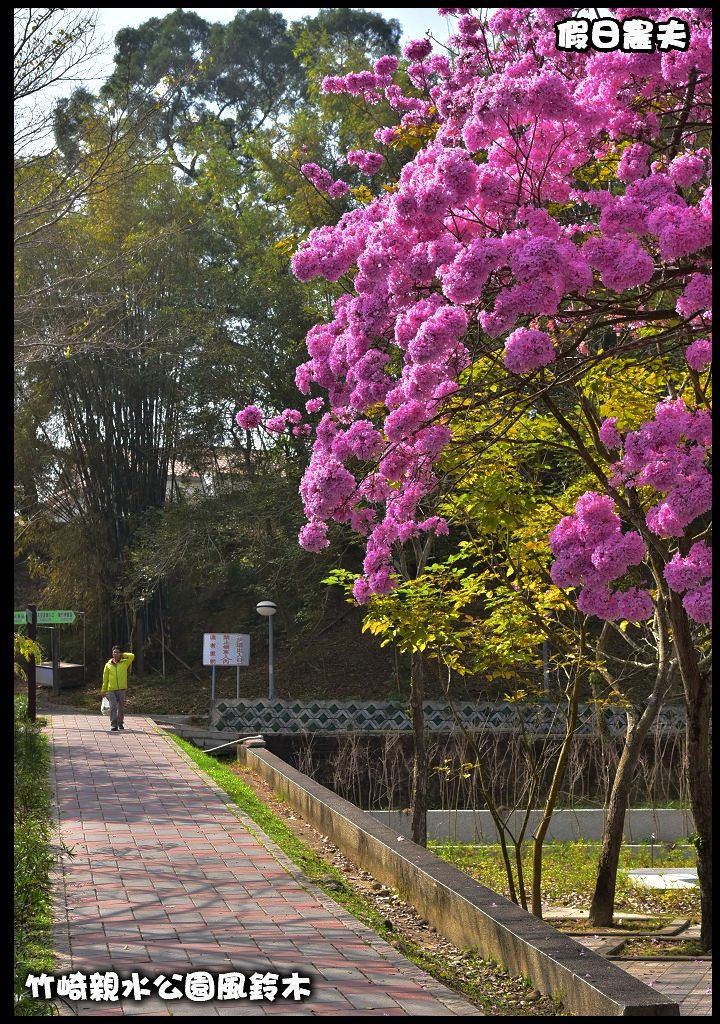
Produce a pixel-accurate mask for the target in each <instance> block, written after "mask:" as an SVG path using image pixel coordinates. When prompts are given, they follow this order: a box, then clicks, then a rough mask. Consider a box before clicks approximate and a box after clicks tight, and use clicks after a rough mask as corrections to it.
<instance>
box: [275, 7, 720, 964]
mask: <svg viewBox="0 0 720 1024" xmlns="http://www.w3.org/2000/svg"><path fill="white" fill-rule="evenodd" d="M610 10H611V12H612V13H613V15H614V16H615V17H617V18H618V19H620V20H622V19H636V20H637V19H640V20H643V19H647V18H649V17H652V18H653V19H655V20H656V21H660V20H663V21H664V20H669V19H671V18H680V19H683V20H685V21H687V22H688V24H689V30H690V42H689V46H688V48H687V50H685V51H682V50H677V49H665V50H663V49H656V50H652V51H650V52H642V51H638V52H628V53H624V52H621V51H614V52H595V51H592V50H588V51H586V52H562V51H559V50H558V49H557V47H556V23H557V22H558V21H559V20H561V19H563V18H566V17H571V16H572V10H570V9H561V8H539V9H529V8H513V9H502V10H500V11H499V12H498V13H497V14H495V15H494V16H493V17H492V18H491V19H490V21H489V22H488V23H486V22H485V21H484V20H482V19H481V18H480V17H476V16H475V14H474V13H473V12H472V10H471V9H466V8H448V9H444V12H445V13H448V14H453V15H456V16H457V32H456V34H455V36H454V37H453V38H452V40H451V46H450V50H449V53H447V52H445V53H442V54H440V53H435V52H433V48H432V45H431V43H430V42H429V41H428V40H418V41H416V42H413V43H411V44H409V45H408V47H406V50H405V58H406V62H407V63H406V64H405V65H404V72H405V74H406V76H407V79H406V80H409V81H410V82H411V83H412V88H406V89H402V88H400V87H399V86H398V85H397V84H396V81H395V78H396V65H397V62H396V60H395V59H394V58H392V59H388V60H385V59H383V60H382V61H377V62H376V64H375V65H374V66H373V68H372V69H371V70H367V71H359V72H357V73H354V74H351V75H347V76H345V77H342V78H330V79H327V80H326V81H325V83H324V88H325V89H326V91H328V92H331V93H338V94H341V93H347V94H349V95H350V96H352V97H354V98H355V100H356V101H357V102H358V103H361V104H363V105H365V106H367V107H368V108H372V107H373V106H374V105H376V104H379V103H381V102H387V103H389V104H390V105H391V107H392V108H393V109H394V110H395V111H396V113H397V117H398V124H397V126H396V128H394V129H393V128H387V127H383V128H380V129H378V132H377V136H376V137H377V142H378V152H379V153H382V152H384V151H385V150H387V151H388V152H391V151H392V147H393V143H394V140H395V139H396V138H399V137H401V136H402V133H403V132H407V131H409V130H414V131H416V132H420V131H421V130H423V131H424V132H425V136H424V137H425V138H426V140H427V141H426V142H425V144H424V145H423V146H422V147H421V148H420V149H419V151H418V152H417V155H416V156H415V158H414V159H413V160H411V161H410V162H409V163H407V164H406V165H405V166H404V167H403V169H402V171H401V173H400V175H399V179H398V181H397V185H396V187H395V188H394V190H392V191H387V190H386V191H384V192H381V193H379V194H377V195H376V196H375V197H374V198H373V199H372V201H371V202H369V203H368V204H367V205H358V206H357V207H355V208H352V209H350V210H349V211H348V212H346V213H344V214H343V215H342V216H341V217H340V219H339V221H338V222H337V223H336V224H333V225H326V226H323V227H320V228H318V229H316V230H314V231H313V232H312V233H311V234H310V236H309V237H308V239H307V240H306V241H305V242H304V243H303V244H302V245H301V246H300V248H299V249H298V251H297V252H296V254H295V256H294V257H293V261H292V269H293V272H294V273H295V275H296V277H298V278H299V279H300V280H301V281H310V280H312V279H314V278H321V279H325V280H327V281H330V282H337V283H338V285H340V286H341V287H342V288H343V294H342V295H341V296H340V297H339V298H338V299H337V300H336V301H335V302H334V305H333V313H332V317H331V318H330V319H329V320H328V321H327V322H323V323H320V324H318V325H316V326H315V327H313V328H312V330H311V331H310V333H309V334H308V337H307V349H308V356H309V358H308V360H307V361H306V362H304V363H303V364H301V365H300V366H299V367H298V370H297V375H296V381H297V385H298V388H299V390H300V392H301V393H303V395H305V396H306V397H307V396H310V395H317V396H318V397H317V398H310V402H313V403H317V401H318V400H319V396H322V398H323V401H324V402H325V404H324V405H323V406H322V408H321V409H320V408H318V407H317V405H315V404H314V405H313V408H312V411H311V410H310V408H309V406H308V413H309V415H310V419H304V418H302V417H301V420H302V422H300V421H298V422H292V420H291V418H290V417H289V416H288V417H286V420H285V426H286V427H287V428H289V429H292V430H299V429H302V427H303V426H304V425H306V424H308V425H311V429H312V435H313V442H314V443H313V452H312V457H311V459H310V463H309V466H308V469H307V471H306V473H305V476H304V479H303V482H302V485H301V496H302V500H303V504H304V508H305V513H306V516H307V525H306V526H305V527H304V528H303V530H302V531H301V534H300V542H301V544H303V545H304V546H305V547H307V548H308V549H309V550H312V551H320V550H322V549H323V547H325V546H326V545H327V543H328V530H329V529H330V528H332V524H333V523H335V524H342V525H346V526H349V527H350V529H352V530H353V531H354V532H356V533H357V534H359V535H361V536H362V537H364V538H365V560H364V573H363V575H362V576H360V577H359V578H358V580H357V582H356V584H355V597H356V599H357V600H358V601H359V602H361V603H363V602H367V601H369V600H370V599H372V597H373V595H384V594H388V593H389V592H390V591H391V590H392V589H393V587H394V586H395V585H396V583H397V581H398V579H399V578H400V575H399V572H398V567H399V564H400V552H401V551H402V550H404V549H405V548H406V547H407V546H408V545H409V544H410V545H412V544H413V543H415V544H420V545H421V547H422V545H423V543H424V540H425V539H426V538H428V537H431V536H433V535H434V536H437V535H438V534H442V533H445V532H446V531H447V530H448V523H447V522H446V520H444V519H443V518H441V517H439V516H437V515H435V514H434V502H435V500H436V496H437V494H438V490H439V487H440V484H441V480H440V477H439V475H438V471H437V470H438V466H439V464H440V460H441V459H442V458H443V455H444V453H445V452H446V451H447V450H448V448H449V447H450V446H452V445H453V443H454V424H455V423H456V422H457V421H458V417H460V416H461V415H462V412H463V410H464V409H467V407H468V405H470V406H475V407H485V408H488V409H490V411H491V412H492V413H494V414H495V425H494V436H495V437H496V438H501V437H502V436H503V432H504V431H505V430H506V429H507V424H508V422H510V421H511V420H512V418H513V417H517V416H519V415H522V414H524V413H526V412H527V410H529V409H532V408H538V407H539V408H542V409H543V410H544V411H545V412H547V413H548V414H550V415H551V416H552V417H554V419H555V420H556V422H557V423H558V424H559V425H560V427H562V429H563V431H564V432H565V435H566V438H567V443H568V444H569V445H571V446H572V447H573V448H574V449H575V451H576V453H577V455H578V457H579V458H580V459H581V460H582V462H583V463H584V465H585V467H586V469H587V470H588V472H589V473H590V474H591V477H592V479H593V480H594V481H595V483H594V486H593V487H592V488H591V489H590V490H588V492H587V493H586V494H584V495H583V496H582V497H581V498H580V500H579V501H578V502H577V505H576V507H575V510H574V512H573V513H572V514H571V515H569V516H566V517H565V518H564V519H562V520H561V521H560V522H558V523H557V525H556V526H555V528H554V530H553V531H552V533H551V536H550V546H551V549H552V553H553V556H554V565H553V568H552V575H553V580H554V581H555V583H556V584H557V585H558V586H560V587H563V588H565V589H567V590H569V591H570V592H572V593H574V594H575V597H576V601H577V608H578V610H579V611H581V612H583V613H584V614H585V615H586V616H587V617H588V619H589V620H590V621H592V620H593V619H597V620H604V621H607V622H637V623H642V622H647V621H650V620H654V621H657V620H662V630H663V631H664V635H666V636H667V639H668V644H669V653H668V658H669V659H670V661H672V662H673V663H674V665H675V666H676V668H677V671H678V673H679V675H680V677H681V679H682V684H683V687H684V693H685V699H686V707H687V722H688V725H687V742H688V782H689V790H690V795H691V802H692V809H693V814H694V818H695V824H696V829H697V834H698V837H699V839H698V844H697V845H698V869H699V878H700V883H701V894H702V908H703V942H704V943H705V944H708V942H709V936H710V931H709V929H710V892H711V890H710V864H711V856H712V854H711V845H710V843H711V836H710V806H711V799H710V790H709V771H708V728H709V726H708V722H709V695H710V689H709V677H708V673H707V667H706V665H705V664H704V661H703V643H704V637H705V635H706V630H707V626H708V625H709V622H710V594H711V590H710V588H711V583H710V564H709V547H708V529H709V511H710V476H709V472H708V467H707V455H708V448H709V444H710V419H709V408H708V406H709V366H710V361H711V337H710V322H711V321H710V316H711V314H710V307H711V298H710V283H711V278H710V248H709V246H710V232H711V226H710V215H711V209H710V207H711V189H710V183H709V174H710V154H709V150H708V148H707V147H708V141H709V140H708V124H709V113H710V109H711V92H710V87H711V63H710V61H711V28H710V13H709V9H706V8H690V9H670V8H668V9H665V8H662V9H659V8H652V9H649V8H611V9H610ZM353 160H354V162H355V164H356V166H357V167H358V168H362V167H363V166H364V167H365V168H367V169H368V173H371V171H370V168H371V167H372V166H373V164H374V162H375V161H374V158H373V156H372V154H368V153H363V154H362V155H361V156H358V155H357V154H355V155H354V156H353ZM308 173H309V174H312V175H314V176H316V178H317V181H318V182H319V183H320V184H322V185H323V186H324V187H325V188H327V189H328V191H329V189H330V188H331V187H332V186H331V184H329V183H328V182H327V181H326V180H325V178H324V177H321V176H320V177H317V173H318V172H316V171H315V169H311V170H310V171H309V172H308ZM650 359H652V360H654V361H656V362H659V363H660V365H661V367H662V368H663V369H662V370H661V372H659V373H656V374H655V375H654V377H653V381H652V385H651V388H652V389H653V390H654V400H655V410H654V412H653V413H652V414H651V415H649V416H647V417H646V418H645V419H644V420H642V421H638V422H630V421H628V418H627V416H626V410H624V409H621V408H618V409H614V410H613V409H609V410H607V411H605V410H604V409H603V405H604V404H605V402H604V397H605V396H599V395H598V394H597V393H593V391H592V390H591V388H590V387H589V386H588V382H589V381H590V380H592V379H593V375H594V374H597V371H598V367H605V366H607V367H608V369H609V370H612V368H613V367H614V368H616V369H617V370H620V371H622V368H623V367H625V366H627V365H642V364H643V363H644V362H646V361H648V360H650ZM499 373H500V374H502V375H504V377H501V380H502V383H500V384H498V383H497V377H498V374H499ZM491 384H492V386H491ZM320 412H322V415H321V416H320V415H319V414H320ZM266 425H267V427H269V428H270V429H274V428H275V426H276V425H274V426H273V427H271V425H270V424H269V423H268V424H266ZM492 439H493V430H489V431H488V433H487V436H486V437H485V438H484V443H492ZM638 566H641V567H644V568H643V573H644V577H643V578H644V581H645V582H644V583H642V584H637V583H636V584H635V585H631V586H628V584H627V574H628V571H635V568H636V567H638Z"/></svg>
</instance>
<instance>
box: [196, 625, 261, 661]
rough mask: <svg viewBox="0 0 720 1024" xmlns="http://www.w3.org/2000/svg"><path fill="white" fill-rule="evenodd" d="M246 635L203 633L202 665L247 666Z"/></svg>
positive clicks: (248, 649) (248, 658) (247, 647)
mask: <svg viewBox="0 0 720 1024" xmlns="http://www.w3.org/2000/svg"><path fill="white" fill-rule="evenodd" d="M249 664H250V635H249V634H248V633H203V665H245V666H247V665H249Z"/></svg>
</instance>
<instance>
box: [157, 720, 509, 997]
mask: <svg viewBox="0 0 720 1024" xmlns="http://www.w3.org/2000/svg"><path fill="white" fill-rule="evenodd" d="M167 735H168V736H169V737H170V739H172V741H173V742H174V743H176V744H177V745H178V746H179V747H180V748H181V749H182V750H184V751H185V753H186V754H187V755H188V756H189V757H190V759H191V760H192V761H194V763H195V764H196V765H197V766H198V767H199V768H201V769H202V771H204V772H205V774H206V775H208V776H209V777H210V778H211V779H212V780H213V782H215V783H216V785H218V786H219V787H220V788H221V789H222V790H224V791H225V792H226V793H227V794H228V796H229V797H231V798H232V799H233V801H234V802H235V804H236V805H237V806H238V807H239V808H240V810H241V811H243V812H244V813H245V814H247V816H248V817H249V818H251V819H252V820H253V821H254V822H255V823H256V824H257V825H259V826H260V828H261V829H262V830H263V832H264V833H265V835H266V836H268V838H269V839H272V841H273V842H274V843H276V844H277V845H278V846H279V847H280V849H281V850H282V851H283V853H284V854H285V855H286V856H287V857H289V858H290V860H291V861H292V862H293V863H294V864H296V865H297V866H298V867H299V868H300V869H301V870H302V871H303V873H304V874H305V875H306V876H307V877H308V878H309V879H310V880H311V881H312V882H313V883H314V884H315V885H317V886H318V888H320V889H322V890H323V892H324V893H326V895H327V896H329V897H330V899H332V900H334V901H335V902H336V903H339V904H340V905H341V906H342V907H344V908H345V909H346V910H347V911H348V912H349V913H350V914H352V916H353V917H355V918H357V920H358V921H361V922H362V923H363V924H365V925H367V926H368V928H371V929H372V930H373V931H374V932H375V933H376V934H377V935H379V936H380V937H381V938H383V939H384V940H385V941H386V942H387V943H389V944H390V945H391V946H393V947H394V948H395V949H397V950H398V952H400V953H402V954H403V956H405V957H407V959H408V960H411V961H412V963H414V964H416V965H417V966H418V967H420V968H422V969H423V970H424V971H427V973H428V974H431V975H432V976H433V977H434V978H437V980H438V981H441V982H442V983H443V984H444V985H447V987H448V988H450V989H453V990H454V991H455V992H459V993H460V994H461V995H463V996H465V998H467V999H469V1000H470V1001H471V1002H473V1003H475V1004H476V1005H477V1006H480V1007H481V1008H482V1009H483V1010H485V1011H487V1012H489V1013H492V1014H502V1015H503V1016H514V1015H518V1012H519V1008H518V1007H517V1006H516V1005H514V1004H512V1003H509V1002H507V1001H506V999H505V998H504V995H503V993H502V991H501V989H502V986H503V984H505V985H507V984H508V982H509V981H510V976H509V975H508V974H507V972H506V971H504V970H503V969H502V968H500V967H498V965H497V964H496V963H495V962H494V961H492V960H484V959H483V958H482V957H481V956H480V955H479V954H478V953H476V952H474V951H472V950H471V951H469V952H466V953H463V954H462V955H461V957H460V958H459V959H460V963H458V964H455V965H448V963H447V959H446V958H445V957H442V956H441V955H440V954H433V953H432V952H429V951H428V950H426V949H424V948H423V947H422V946H420V945H419V944H418V943H416V942H414V941H412V940H410V939H406V938H403V937H402V936H400V935H398V934H397V932H396V931H395V930H394V928H392V927H391V928H389V927H388V926H387V924H386V923H385V922H386V920H387V918H384V917H383V915H382V914H380V913H379V912H378V911H377V910H376V908H375V907H374V906H373V905H372V904H371V903H370V902H369V901H368V900H366V899H365V898H364V897H363V896H362V895H361V894H360V893H358V892H357V891H356V890H355V889H354V888H353V887H352V886H351V885H348V883H347V880H346V879H345V876H344V875H343V874H342V872H340V871H338V870H337V868H336V867H334V865H332V864H330V863H329V862H328V861H326V860H324V859H323V858H322V857H320V856H319V854H317V853H316V852H315V850H313V849H312V847H310V846H308V845H307V844H306V843H304V842H303V841H302V839H299V838H298V837H297V836H296V835H295V833H294V832H293V831H292V830H291V829H290V828H289V827H288V826H287V825H286V824H285V822H284V821H282V819H280V818H278V816H277V815H276V814H274V813H273V811H272V810H271V809H270V808H269V807H268V806H267V804H265V803H263V801H262V800H260V799H259V797H258V796H257V795H256V794H255V793H254V792H253V790H252V789H251V788H250V786H248V785H247V784H246V783H244V782H243V781H242V779H240V778H238V776H237V775H235V773H234V772H232V771H231V770H230V769H229V768H227V767H226V766H225V765H224V764H223V763H222V762H221V761H219V760H218V759H217V758H215V757H211V756H210V755H209V754H206V753H204V751H202V750H200V749H199V748H198V747H196V746H194V744H192V743H190V742H189V741H188V740H185V739H183V738H182V737H180V736H177V735H176V734H175V733H168V734H167ZM278 799H279V798H278ZM488 988H490V991H491V992H492V995H488Z"/></svg>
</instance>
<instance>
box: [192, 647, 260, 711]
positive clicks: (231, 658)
mask: <svg viewBox="0 0 720 1024" xmlns="http://www.w3.org/2000/svg"><path fill="white" fill-rule="evenodd" d="M249 664H250V634H249V633H203V665H210V666H211V674H210V700H211V701H214V700H215V680H216V674H215V670H216V668H217V666H218V665H235V666H237V680H236V686H235V690H236V693H237V696H238V697H239V696H240V666H241V665H242V666H245V667H247V666H248V665H249Z"/></svg>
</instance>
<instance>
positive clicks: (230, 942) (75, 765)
mask: <svg viewBox="0 0 720 1024" xmlns="http://www.w3.org/2000/svg"><path fill="white" fill-rule="evenodd" d="M125 722H126V728H125V732H123V733H112V734H110V733H108V731H107V729H108V722H107V719H104V718H101V717H100V716H96V715H57V716H54V717H52V718H51V719H50V735H51V740H52V748H53V759H52V761H53V769H52V770H53V793H54V799H55V809H56V814H57V818H58V828H59V837H60V839H61V840H62V841H63V842H64V843H65V844H66V845H67V846H68V847H70V848H72V849H73V851H74V855H73V856H72V857H63V858H62V866H61V867H59V868H58V869H57V871H56V874H55V883H56V886H55V918H56V922H57V926H56V935H55V948H56V949H57V950H58V952H59V957H60V963H59V968H58V971H57V972H56V973H59V974H68V973H70V972H71V971H82V972H83V973H85V974H88V975H89V974H90V973H92V972H93V971H100V972H102V973H104V972H106V971H116V972H117V973H118V974H119V975H120V976H121V977H123V978H126V977H129V976H130V974H131V972H133V971H139V972H141V973H142V975H143V976H145V977H147V978H149V979H150V982H152V979H153V978H155V977H156V976H157V975H159V974H164V975H166V976H168V977H170V976H171V975H172V974H177V973H186V972H188V971H191V970H206V971H214V972H228V971H240V972H242V973H243V974H245V975H248V976H249V975H251V974H252V973H254V972H256V971H259V972H261V973H265V972H266V971H271V972H273V973H276V974H279V975H280V976H281V977H283V976H285V975H289V974H290V973H291V972H292V971H294V970H297V971H298V972H299V973H300V974H303V975H310V976H311V977H312V979H313V980H312V986H313V991H312V995H311V996H310V997H309V998H308V999H306V1000H304V1001H303V1002H301V1003H298V1002H294V1001H293V1000H285V999H281V998H279V997H278V998H277V999H276V1000H275V1001H274V1002H273V1003H270V1002H267V1001H262V1002H260V1001H258V1002H249V1001H248V1000H247V999H244V1000H238V1001H236V1002H226V1001H222V1002H220V1001H213V1002H194V1001H189V1000H185V999H183V1000H173V1001H166V1000H162V999H160V998H159V997H158V996H157V995H156V994H155V993H156V992H157V989H155V988H152V984H150V985H148V986H146V987H149V988H151V989H152V991H153V993H154V994H153V996H152V997H148V998H146V999H143V1000H142V1001H138V1002H135V1001H133V1000H127V999H126V1000H123V1001H122V1002H116V1003H100V1002H97V1001H95V1002H91V1001H89V1000H88V1001H85V1002H79V1001H75V1002H72V1003H69V1002H68V1004H67V1006H66V1007H62V1006H61V1008H60V1009H61V1013H62V1014H66V1015H69V1014H71V1013H72V1014H73V1015H81V1016H96V1017H97V1016H118V1015H128V1014H135V1015H139V1016H140V1015H141V1016H195V1015H200V1016H262V1015H267V1016H282V1015H287V1014H289V1015H291V1016H301V1015H302V1016H308V1015H310V1016H333V1017H335V1016H341V1015H342V1016H350V1017H360V1016H362V1017H367V1016H384V1017H385V1016H395V1017H407V1016H445V1017H449V1016H459V1015H469V1016H482V1013H481V1011H480V1010H478V1009H477V1008H476V1007H474V1006H472V1005H470V1004H469V1003H468V1002H466V1001H465V1000H464V999H461V998H460V997H458V996H457V995H456V994H455V993H453V992H451V991H450V990H449V989H447V988H445V987H444V986H442V985H440V984H439V983H438V982H437V981H435V979H433V978H431V977H430V976H429V975H427V974H426V973H425V972H423V971H421V970H419V969H418V968H417V967H415V965H414V964H412V963H410V961H408V960H406V959H405V958H404V957H402V956H400V955H399V954H398V953H397V952H396V951H395V950H394V949H393V948H392V947H391V946H389V945H388V944H387V943H386V942H384V941H382V940H381V939H380V938H379V937H378V936H376V935H375V934H374V933H373V932H372V931H370V930H369V929H368V928H366V927H365V926H364V925H362V924H360V923H359V922H358V921H356V920H355V918H353V917H352V916H351V915H350V914H348V913H346V912H345V911H344V910H343V909H342V908H341V907H339V906H338V905H337V904H336V903H334V902H333V901H332V900H330V899H329V898H328V897H327V896H325V894H324V893H322V892H321V890H319V889H318V888H317V887H316V886H314V885H312V883H310V882H309V881H308V880H307V879H306V878H304V876H303V875H302V874H301V873H300V872H299V870H298V869H297V868H296V867H295V866H294V865H293V864H292V863H291V862H290V861H289V860H288V859H287V858H286V857H285V856H284V855H283V853H282V852H281V851H280V850H279V849H278V848H277V846H275V844H274V843H272V842H271V841H270V840H269V839H268V838H267V836H265V835H264V834H263V833H262V832H261V830H260V829H259V828H258V827H257V826H256V825H255V824H254V823H253V822H251V821H250V819H248V818H247V817H245V816H244V815H243V814H241V813H239V812H238V810H237V808H235V807H234V805H232V804H231V803H230V801H229V798H228V797H227V795H226V794H225V793H224V792H223V791H222V790H220V789H219V787H217V786H216V785H215V784H214V783H212V781H211V780H209V779H208V778H207V776H205V775H203V774H202V773H201V772H199V770H198V769H197V767H196V766H195V765H194V764H193V762H192V761H191V760H190V759H189V758H188V757H187V756H186V755H185V754H184V752H183V751H181V750H180V749H179V748H178V747H176V746H175V744H173V743H172V741H170V740H169V739H168V738H167V737H166V736H165V735H164V734H162V733H161V732H160V730H159V729H158V728H157V726H156V725H155V724H154V723H153V722H152V721H151V720H150V719H147V718H126V720H125ZM69 1007H71V1008H69Z"/></svg>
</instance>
